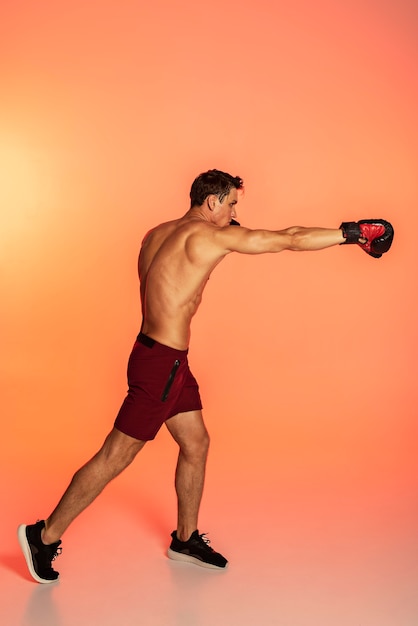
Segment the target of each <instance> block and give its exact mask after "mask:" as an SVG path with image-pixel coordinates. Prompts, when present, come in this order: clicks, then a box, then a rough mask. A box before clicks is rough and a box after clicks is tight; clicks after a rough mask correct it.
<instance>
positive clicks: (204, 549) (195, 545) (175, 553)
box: [167, 530, 228, 569]
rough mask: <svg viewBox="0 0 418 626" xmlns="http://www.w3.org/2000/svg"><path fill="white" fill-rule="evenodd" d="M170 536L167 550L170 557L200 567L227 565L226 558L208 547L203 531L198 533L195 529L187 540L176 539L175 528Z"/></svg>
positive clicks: (207, 540)
mask: <svg viewBox="0 0 418 626" xmlns="http://www.w3.org/2000/svg"><path fill="white" fill-rule="evenodd" d="M171 536H172V538H173V540H172V542H171V545H170V547H169V549H168V552H167V554H168V556H169V557H170V559H173V560H174V561H187V562H188V563H196V565H200V566H201V567H209V568H212V569H225V567H226V566H227V565H228V561H227V560H226V558H225V557H223V556H222V554H219V552H215V550H213V549H212V548H211V547H210V545H209V539H206V537H205V533H203V534H202V535H199V531H197V530H195V531H194V533H192V535H191V536H190V539H189V540H188V541H180V540H179V539H177V532H176V531H175V530H174V531H173V532H172V533H171Z"/></svg>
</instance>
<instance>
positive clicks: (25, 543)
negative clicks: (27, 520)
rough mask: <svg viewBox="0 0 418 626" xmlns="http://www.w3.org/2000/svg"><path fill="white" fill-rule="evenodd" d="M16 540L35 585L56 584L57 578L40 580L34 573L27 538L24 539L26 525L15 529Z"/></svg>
mask: <svg viewBox="0 0 418 626" xmlns="http://www.w3.org/2000/svg"><path fill="white" fill-rule="evenodd" d="M17 538H18V541H19V544H20V547H21V548H22V552H23V556H24V557H25V561H26V565H27V566H28V570H29V572H30V575H31V576H32V578H33V579H34V580H36V582H37V583H42V584H50V583H56V582H57V580H58V578H59V577H58V578H57V579H56V580H47V579H45V578H40V576H38V574H37V573H36V572H35V569H34V567H33V561H32V552H31V551H30V547H29V544H28V538H27V537H26V524H21V525H20V526H19V528H18V529H17Z"/></svg>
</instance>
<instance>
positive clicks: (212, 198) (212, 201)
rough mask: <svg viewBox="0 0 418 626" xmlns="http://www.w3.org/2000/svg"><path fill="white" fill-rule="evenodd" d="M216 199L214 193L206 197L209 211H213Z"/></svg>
mask: <svg viewBox="0 0 418 626" xmlns="http://www.w3.org/2000/svg"><path fill="white" fill-rule="evenodd" d="M217 199H218V196H216V195H215V194H214V193H211V194H210V196H208V197H207V198H206V202H207V203H208V209H209V211H213V210H214V208H215V206H216V201H217Z"/></svg>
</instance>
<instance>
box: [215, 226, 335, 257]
mask: <svg viewBox="0 0 418 626" xmlns="http://www.w3.org/2000/svg"><path fill="white" fill-rule="evenodd" d="M217 237H219V238H220V239H221V240H222V242H223V245H224V246H225V248H226V250H227V251H228V252H240V253H242V254H264V253H266V252H281V251H282V250H293V251H307V250H322V249H324V248H329V247H331V246H336V245H338V244H341V243H344V236H343V232H342V230H341V229H339V228H337V229H331V228H316V227H313V228H306V227H303V226H291V227H290V228H286V229H284V230H259V229H257V230H249V229H248V228H242V227H241V228H234V227H229V228H225V229H222V231H219V232H218V234H217Z"/></svg>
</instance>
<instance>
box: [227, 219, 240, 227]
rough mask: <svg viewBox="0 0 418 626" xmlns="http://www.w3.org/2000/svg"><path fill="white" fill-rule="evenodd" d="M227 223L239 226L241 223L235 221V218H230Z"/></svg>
mask: <svg viewBox="0 0 418 626" xmlns="http://www.w3.org/2000/svg"><path fill="white" fill-rule="evenodd" d="M229 225H230V226H241V224H240V223H239V222H237V220H231V221H230V222H229Z"/></svg>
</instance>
